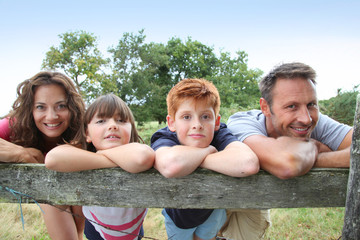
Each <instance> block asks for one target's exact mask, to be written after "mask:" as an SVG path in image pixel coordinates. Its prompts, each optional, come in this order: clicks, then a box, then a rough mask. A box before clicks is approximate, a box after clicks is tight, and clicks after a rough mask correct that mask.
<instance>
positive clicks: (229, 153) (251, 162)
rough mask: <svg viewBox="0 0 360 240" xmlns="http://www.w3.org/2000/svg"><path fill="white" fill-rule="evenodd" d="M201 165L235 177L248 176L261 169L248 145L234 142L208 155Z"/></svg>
mask: <svg viewBox="0 0 360 240" xmlns="http://www.w3.org/2000/svg"><path fill="white" fill-rule="evenodd" d="M201 167H203V168H207V169H210V170H213V171H216V172H220V173H223V174H226V175H229V176H233V177H246V176H249V175H252V174H256V173H257V172H258V171H259V160H258V158H257V156H256V155H255V153H254V152H253V151H252V150H251V149H250V148H249V147H248V146H246V145H245V144H243V143H241V142H233V143H231V144H229V145H228V147H226V148H225V149H224V150H223V151H220V152H216V153H213V154H210V155H208V156H207V157H206V158H205V160H204V161H203V162H202V164H201Z"/></svg>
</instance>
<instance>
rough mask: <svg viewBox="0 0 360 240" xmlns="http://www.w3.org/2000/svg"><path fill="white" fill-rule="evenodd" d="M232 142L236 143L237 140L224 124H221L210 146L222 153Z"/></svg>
mask: <svg viewBox="0 0 360 240" xmlns="http://www.w3.org/2000/svg"><path fill="white" fill-rule="evenodd" d="M234 141H237V138H236V137H235V136H234V135H233V134H232V133H231V131H230V129H228V128H227V126H226V124H225V123H221V124H220V129H219V130H218V131H216V132H215V134H214V138H213V140H212V142H211V143H210V144H211V145H212V146H214V147H215V148H216V149H217V150H218V151H222V150H224V149H225V148H226V146H227V145H229V144H230V143H232V142H234Z"/></svg>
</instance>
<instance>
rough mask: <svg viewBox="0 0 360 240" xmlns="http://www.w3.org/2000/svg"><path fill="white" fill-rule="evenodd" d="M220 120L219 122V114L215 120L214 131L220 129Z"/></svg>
mask: <svg viewBox="0 0 360 240" xmlns="http://www.w3.org/2000/svg"><path fill="white" fill-rule="evenodd" d="M220 120H221V116H220V114H219V115H218V116H217V117H216V119H215V131H217V130H219V129H220Z"/></svg>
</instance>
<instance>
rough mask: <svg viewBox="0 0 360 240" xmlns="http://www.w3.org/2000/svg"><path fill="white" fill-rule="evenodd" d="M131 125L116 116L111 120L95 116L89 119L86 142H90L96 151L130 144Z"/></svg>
mask: <svg viewBox="0 0 360 240" xmlns="http://www.w3.org/2000/svg"><path fill="white" fill-rule="evenodd" d="M130 137H131V123H130V122H128V121H126V120H124V119H121V118H120V117H119V115H118V114H115V115H114V116H112V118H105V117H103V118H100V117H99V116H98V115H97V114H95V116H94V117H93V118H92V119H91V121H90V123H89V124H88V127H87V131H86V141H87V142H88V143H90V142H92V144H93V145H94V147H95V148H96V150H105V149H109V148H113V147H117V146H121V145H124V144H128V143H129V142H130Z"/></svg>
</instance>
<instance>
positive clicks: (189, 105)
mask: <svg viewBox="0 0 360 240" xmlns="http://www.w3.org/2000/svg"><path fill="white" fill-rule="evenodd" d="M167 122H168V126H169V129H170V131H172V132H176V134H177V137H178V140H179V141H180V143H181V144H182V145H186V146H191V147H201V148H204V147H208V146H209V145H210V143H211V141H212V140H213V138H214V132H215V131H216V130H218V129H219V127H220V116H218V117H215V112H214V109H213V108H212V107H211V106H209V105H208V104H207V103H206V102H205V101H196V100H193V99H185V100H184V102H182V103H181V104H180V106H179V108H178V109H177V111H176V113H175V117H174V118H173V117H171V116H170V115H168V116H167Z"/></svg>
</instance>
